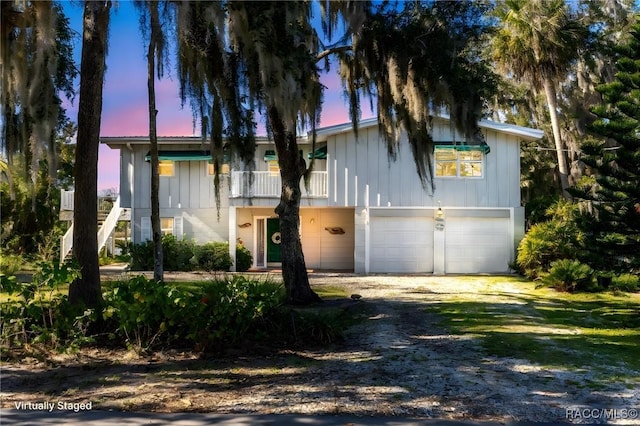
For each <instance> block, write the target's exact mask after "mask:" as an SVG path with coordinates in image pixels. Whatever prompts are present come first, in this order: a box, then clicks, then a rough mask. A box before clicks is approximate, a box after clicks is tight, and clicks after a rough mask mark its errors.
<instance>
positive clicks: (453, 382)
mask: <svg viewBox="0 0 640 426" xmlns="http://www.w3.org/2000/svg"><path fill="white" fill-rule="evenodd" d="M311 281H312V285H314V286H337V287H343V288H347V289H349V292H351V293H357V294H360V295H361V296H362V299H361V302H360V303H363V304H365V305H366V306H367V310H366V312H367V313H368V319H367V320H365V321H363V322H361V323H359V324H358V325H356V326H354V327H352V328H351V329H350V330H348V332H347V334H346V339H345V340H346V341H345V342H344V343H342V344H340V345H337V346H332V347H329V348H326V349H322V350H314V351H286V352H282V353H278V354H273V355H266V356H237V357H233V358H231V359H229V358H227V359H200V358H198V357H196V356H194V355H192V354H188V353H176V352H170V353H161V354H156V355H154V356H153V357H146V358H140V357H137V356H134V355H132V354H125V353H120V354H114V353H105V352H85V353H83V354H82V355H81V356H79V357H76V358H74V359H65V358H62V357H61V358H60V359H59V360H58V361H59V362H58V363H57V364H56V365H55V366H53V367H45V366H44V365H42V364H41V363H38V362H37V361H36V360H25V361H24V362H22V363H20V364H19V365H15V364H12V365H6V364H5V365H3V367H2V406H3V407H12V408H13V407H14V402H16V401H54V402H56V401H60V400H64V401H69V402H86V401H91V402H92V405H93V407H94V408H100V409H117V410H136V411H162V412H180V411H203V412H217V413H261V414H265V413H305V414H312V413H349V414H358V415H374V414H375V415H402V416H415V417H427V418H434V417H435V418H448V419H474V420H494V421H500V422H509V421H525V420H528V421H536V422H540V421H543V422H573V423H594V419H593V418H591V419H576V418H575V415H574V414H575V413H576V412H577V411H576V410H582V409H593V408H606V409H620V410H621V409H637V408H639V407H640V390H639V389H637V388H629V386H628V385H625V384H622V383H620V384H610V383H609V384H602V385H601V386H598V387H597V389H594V388H593V387H587V386H584V383H585V382H586V381H587V379H589V378H590V374H591V373H590V372H589V371H584V370H575V369H573V370H569V369H566V370H565V369H550V368H543V367H541V366H536V365H532V364H530V363H528V362H527V361H524V360H519V359H509V358H495V357H491V356H487V355H486V354H484V353H483V351H482V349H481V347H480V346H479V344H478V342H477V341H476V340H474V339H473V338H472V337H470V336H461V335H451V334H448V333H447V332H446V330H444V329H443V328H442V327H441V326H440V325H439V324H440V318H438V317H436V316H435V314H433V313H429V312H428V311H426V310H425V309H424V307H425V303H428V302H429V301H432V302H433V301H437V299H438V294H440V293H444V292H461V291H474V280H473V279H471V280H464V281H462V280H460V279H457V278H456V277H432V276H425V277H417V276H410V277H407V276H404V277H397V276H368V277H362V276H354V275H349V274H313V275H312V278H311ZM497 285H502V286H504V288H502V289H501V291H502V292H503V293H505V294H508V293H509V292H513V293H514V294H517V293H518V291H519V289H518V288H517V284H516V283H514V282H506V281H505V283H503V284H497ZM567 416H569V417H573V418H567ZM596 422H597V421H596ZM608 422H609V423H618V424H625V423H627V424H634V423H633V421H629V420H628V419H626V420H625V419H617V420H613V421H611V420H609V421H608Z"/></svg>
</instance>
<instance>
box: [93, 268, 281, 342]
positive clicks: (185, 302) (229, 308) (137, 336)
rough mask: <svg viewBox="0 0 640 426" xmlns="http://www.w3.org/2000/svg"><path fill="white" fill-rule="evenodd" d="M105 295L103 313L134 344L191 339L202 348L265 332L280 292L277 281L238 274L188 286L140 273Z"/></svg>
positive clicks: (278, 301) (278, 302) (118, 331)
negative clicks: (164, 281)
mask: <svg viewBox="0 0 640 426" xmlns="http://www.w3.org/2000/svg"><path fill="white" fill-rule="evenodd" d="M103 297H104V300H105V303H106V307H105V311H104V318H105V319H106V320H109V321H112V322H113V324H114V326H115V328H116V333H118V334H120V335H122V337H124V338H125V339H126V342H127V343H128V344H130V345H132V346H133V347H135V348H137V349H149V348H151V347H153V346H157V345H160V344H162V345H170V344H174V343H182V344H185V343H190V344H194V345H196V346H197V347H198V348H199V349H201V350H204V349H205V348H209V349H211V348H222V347H224V346H228V345H232V344H235V343H238V342H239V341H240V340H241V339H244V338H248V337H249V336H253V337H255V336H258V335H259V334H260V333H261V332H262V333H264V330H265V328H264V326H265V324H268V320H267V319H268V317H269V316H270V315H272V314H273V312H274V311H275V310H276V309H277V308H278V307H279V306H281V305H282V303H283V302H284V291H283V288H282V285H281V284H280V283H277V282H274V281H271V280H269V279H266V280H262V281H253V280H249V279H247V278H245V277H243V276H241V275H234V276H232V277H227V278H222V279H217V280H214V281H210V282H205V283H202V285H201V286H198V287H196V288H190V289H188V288H185V287H178V286H175V285H169V284H167V283H158V282H154V281H152V280H148V279H146V278H145V277H143V276H138V277H134V278H132V279H130V280H128V281H122V282H118V283H116V285H115V286H114V287H113V288H111V289H110V290H109V291H107V292H105V294H104V296H103Z"/></svg>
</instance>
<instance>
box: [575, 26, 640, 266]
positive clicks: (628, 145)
mask: <svg viewBox="0 0 640 426" xmlns="http://www.w3.org/2000/svg"><path fill="white" fill-rule="evenodd" d="M616 51H617V53H618V55H619V56H618V60H617V62H616V67H617V73H616V74H615V80H614V81H613V82H611V83H607V84H603V85H600V86H598V87H597V90H598V91H599V92H600V93H601V94H602V97H603V100H604V102H603V103H602V104H601V105H597V106H594V107H593V108H592V110H591V111H592V112H593V113H594V114H595V115H596V116H597V119H596V120H595V121H594V122H593V123H592V124H591V125H590V126H589V129H590V130H591V131H592V132H593V133H595V134H596V135H598V136H599V137H601V138H602V141H596V142H593V141H589V142H588V143H585V144H583V146H582V150H583V152H584V154H585V156H584V157H583V161H584V163H585V164H587V165H588V166H589V172H590V176H588V177H587V178H585V179H583V180H582V181H581V182H580V185H579V186H578V187H577V188H576V190H575V191H574V194H575V196H577V197H579V198H581V199H583V200H586V204H587V205H588V208H589V210H590V211H591V213H592V216H591V220H590V221H589V222H587V223H586V226H585V229H587V231H588V234H587V235H588V239H589V248H590V251H591V252H592V257H593V258H594V260H599V262H598V267H599V268H603V269H608V270H615V271H627V272H635V273H637V272H638V271H640V257H639V256H638V253H639V252H640V137H639V136H638V131H639V129H640V119H639V118H638V106H637V105H638V103H639V102H640V92H639V91H638V89H637V88H638V86H639V85H640V64H639V63H638V60H637V58H638V57H639V56H640V23H636V24H635V25H634V26H633V27H632V30H631V31H630V33H629V34H628V41H627V43H626V44H623V45H621V46H619V47H618V48H617V49H616Z"/></svg>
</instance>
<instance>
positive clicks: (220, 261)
mask: <svg viewBox="0 0 640 426" xmlns="http://www.w3.org/2000/svg"><path fill="white" fill-rule="evenodd" d="M129 250H130V253H131V270H133V271H152V270H153V242H151V241H145V242H143V243H139V244H131V246H130V248H129ZM162 251H163V254H162V265H163V268H164V270H165V271H193V270H204V271H228V270H229V267H230V266H231V256H230V255H229V244H228V243H225V242H211V243H206V244H203V245H196V244H195V243H194V242H193V241H191V240H178V239H176V237H175V236H173V235H164V236H163V237H162Z"/></svg>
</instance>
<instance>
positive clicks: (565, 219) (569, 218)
mask: <svg viewBox="0 0 640 426" xmlns="http://www.w3.org/2000/svg"><path fill="white" fill-rule="evenodd" d="M546 214H547V217H548V218H549V219H548V220H547V221H545V222H540V223H537V224H535V225H533V226H532V227H531V228H530V229H529V231H528V232H527V234H526V235H525V236H524V238H523V239H522V241H521V242H520V244H519V245H518V256H517V259H516V263H517V265H518V267H519V268H521V269H522V270H523V271H524V273H525V275H527V276H528V277H529V278H536V277H538V276H540V274H542V273H543V272H546V271H547V270H548V269H549V267H550V265H551V263H552V262H554V261H556V260H559V259H575V258H576V257H580V256H581V255H582V253H583V251H584V238H585V237H584V232H583V231H582V230H581V229H580V226H579V218H580V212H579V208H578V206H577V205H575V204H573V203H570V202H567V201H558V202H557V203H555V204H553V205H552V206H551V207H550V208H549V209H547V212H546Z"/></svg>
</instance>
